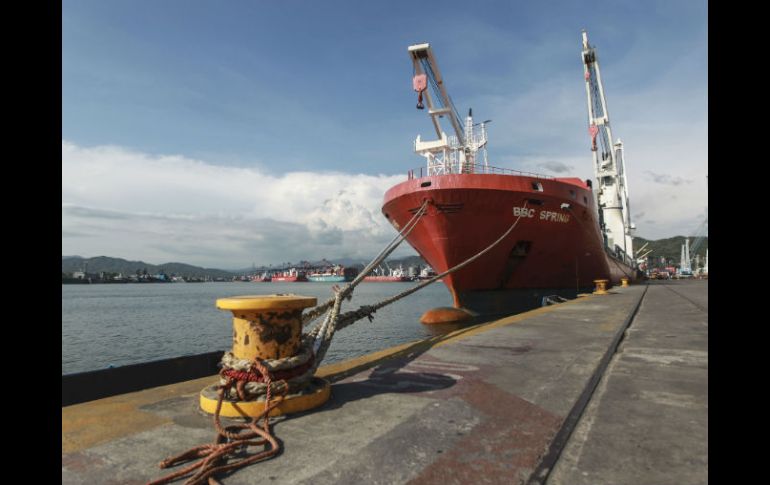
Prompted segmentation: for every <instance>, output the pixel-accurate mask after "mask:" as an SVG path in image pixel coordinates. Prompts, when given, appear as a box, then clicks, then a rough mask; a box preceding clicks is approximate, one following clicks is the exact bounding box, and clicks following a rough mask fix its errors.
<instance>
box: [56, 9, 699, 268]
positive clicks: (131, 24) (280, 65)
mask: <svg viewBox="0 0 770 485" xmlns="http://www.w3.org/2000/svg"><path fill="white" fill-rule="evenodd" d="M583 28H585V29H587V30H588V33H589V39H590V41H591V43H592V44H593V45H595V46H596V47H597V49H598V56H599V61H600V64H601V68H602V77H603V80H604V83H605V89H606V93H607V102H608V108H609V113H610V119H611V122H612V126H613V131H614V134H615V136H620V137H621V138H622V139H623V141H624V143H625V146H626V160H627V165H628V167H627V168H628V172H629V186H630V194H631V204H632V210H633V211H634V212H633V213H632V216H634V219H635V220H636V223H637V226H638V227H639V231H638V234H639V235H641V236H643V237H649V238H660V237H668V236H673V235H677V234H688V233H692V231H694V230H695V228H696V227H697V226H698V223H699V222H700V220H701V219H702V218H703V213H704V209H705V207H706V204H707V199H706V179H705V176H706V174H707V170H708V140H707V136H708V111H707V95H708V76H707V68H708V62H707V53H708V42H707V39H708V31H707V4H706V2H700V1H686V2H676V1H665V2H663V1H661V2H638V1H607V2H578V1H571V2H570V1H565V2H483V1H480V2H472V3H468V2H449V1H441V2H352V1H350V2H332V1H324V2H320V1H317V2H310V1H305V2H297V1H282V2H267V1H262V2H257V1H252V2H246V1H232V2H203V1H162V2H157V1H154V2H149V1H131V2H128V1H125V2H117V1H111V2H103V1H70V0H65V1H64V2H63V5H62V161H63V181H62V184H63V186H62V188H63V196H62V211H63V212H62V214H63V222H62V224H63V225H62V242H63V252H64V253H65V254H81V255H84V256H95V255H98V254H107V255H112V256H121V257H133V258H137V259H141V258H144V259H148V260H154V261H151V262H162V261H159V260H158V258H160V259H163V258H166V260H171V259H184V260H185V261H187V262H192V263H199V264H203V263H208V264H213V265H218V266H222V267H238V266H239V264H240V265H241V266H242V264H241V263H245V264H246V265H248V264H250V263H251V262H252V260H253V259H255V258H256V259H259V258H263V259H265V260H269V259H271V258H279V259H281V258H280V257H281V256H283V257H284V258H283V259H292V258H293V257H294V258H295V260H296V259H299V258H300V257H301V256H300V255H299V254H298V253H297V254H294V253H292V252H291V251H287V250H285V249H283V250H281V251H276V250H274V249H272V250H271V249H269V248H268V246H269V244H268V242H267V241H266V242H265V243H264V245H261V246H259V245H255V243H254V242H253V241H252V242H250V243H248V244H247V243H246V242H244V247H243V249H242V251H240V250H239V251H236V250H235V248H231V250H230V251H229V252H227V253H226V255H227V257H226V259H227V261H223V260H222V257H223V255H217V254H215V253H213V252H211V251H209V250H207V248H206V247H204V246H201V247H199V248H198V249H194V250H193V249H191V250H190V251H191V252H189V253H187V252H181V253H175V252H174V250H173V248H172V247H171V246H164V244H163V241H162V240H161V239H160V236H161V235H162V234H157V235H156V236H157V237H158V239H157V240H155V239H154V238H153V237H151V236H150V235H149V234H148V233H147V232H146V229H144V228H146V226H147V224H146V218H148V217H150V216H149V215H148V214H151V215H152V217H167V218H173V217H177V218H179V217H181V218H182V219H184V218H185V217H187V218H188V219H189V218H193V219H194V218H208V219H207V220H213V219H211V218H214V219H216V220H217V221H218V222H217V224H224V222H223V221H222V220H221V218H220V219H217V217H220V216H221V217H234V216H235V215H238V214H240V216H243V217H245V218H246V219H249V220H252V221H253V220H257V219H259V221H261V222H260V223H259V224H261V225H263V224H266V222H265V221H270V222H269V223H270V224H273V223H275V224H299V225H300V226H304V228H303V227H296V228H294V229H296V230H297V231H299V233H303V232H302V231H310V232H309V234H315V235H318V234H317V233H315V232H313V228H312V227H311V226H313V224H316V222H311V221H307V220H305V221H304V222H303V221H299V222H298V217H297V214H296V213H293V212H292V211H291V210H290V209H286V208H283V207H278V208H274V209H272V212H270V213H266V212H265V213H260V212H259V210H258V208H257V207H256V204H258V203H259V204H262V203H263V201H261V199H259V200H257V199H248V197H247V196H244V199H243V200H238V201H237V202H236V201H233V200H229V201H228V200H226V199H227V197H228V196H227V195H226V193H227V189H226V188H223V189H222V190H223V193H222V194H220V195H219V196H214V197H212V198H211V205H207V206H204V207H199V208H196V207H198V205H197V204H196V203H194V202H195V201H194V200H193V199H196V200H197V199H199V198H200V197H201V193H205V192H206V186H205V185H206V181H212V180H214V179H217V178H218V177H232V176H233V173H240V174H242V175H243V179H249V177H254V180H255V181H259V180H271V181H272V182H271V183H270V184H268V185H259V182H255V183H256V184H257V185H258V187H259V190H261V191H263V192H268V193H269V192H271V191H272V190H273V188H274V187H277V186H282V184H285V183H287V180H289V179H290V178H291V177H292V176H293V175H292V174H310V175H309V178H308V180H310V181H312V182H313V183H316V182H317V183H318V184H320V185H319V186H318V187H317V190H319V193H318V194H315V193H313V192H306V194H308V195H307V197H310V196H311V195H312V197H318V198H319V199H320V200H318V204H319V205H318V206H311V205H304V206H301V207H299V206H298V207H297V208H296V210H298V211H302V212H301V214H305V215H306V214H308V213H312V212H313V211H315V210H318V211H320V212H319V213H321V212H324V211H326V212H333V211H330V210H328V209H329V208H328V207H327V208H326V209H324V208H323V207H322V206H323V204H324V203H325V202H326V201H327V200H330V204H335V203H336V204H338V205H339V206H340V207H341V208H342V207H347V208H348V210H358V209H361V210H362V211H363V213H362V214H360V215H361V217H363V218H364V219H367V218H369V219H373V222H372V224H374V225H375V226H377V228H378V229H377V230H379V231H381V232H382V235H378V236H376V237H373V238H372V239H371V245H370V246H371V247H370V246H368V245H367V246H366V247H365V248H359V249H361V251H368V250H373V249H374V247H375V246H376V245H377V244H378V243H379V242H380V240H381V239H382V238H384V237H387V236H388V233H387V230H388V229H389V228H388V227H387V226H380V223H381V221H379V220H378V219H381V218H382V217H381V215H379V207H378V206H377V205H378V204H379V202H378V201H377V200H378V199H377V197H376V196H375V195H376V192H377V191H378V190H380V188H381V189H382V191H384V190H385V189H387V184H390V183H391V182H393V181H394V180H395V181H399V180H400V179H398V178H397V177H403V175H404V174H405V173H406V171H407V170H408V169H410V168H414V167H418V166H421V165H422V164H423V159H422V158H421V157H419V156H417V155H416V154H414V153H413V152H412V143H413V140H414V138H415V136H416V135H417V134H422V135H423V137H432V133H431V132H432V130H431V127H430V123H429V120H428V117H427V115H425V113H424V112H422V111H417V110H415V107H414V105H415V102H416V94H415V93H414V92H413V91H412V89H411V75H412V69H411V63H410V61H409V58H408V56H407V53H406V48H407V46H408V45H410V44H413V43H418V42H430V43H431V45H432V46H433V48H434V51H435V53H436V56H437V59H438V62H439V65H440V67H441V70H442V73H443V75H444V78H445V80H446V85H447V87H448V89H449V92H450V94H451V96H452V98H453V99H454V101H455V104H456V105H457V107H458V109H459V110H460V111H461V112H462V113H464V112H466V111H467V108H468V107H473V109H474V114H475V115H476V117H477V118H478V119H479V120H482V119H490V118H491V119H492V120H493V123H491V124H490V125H489V136H490V143H489V156H490V163H491V164H492V165H496V166H502V167H509V168H517V169H521V170H532V171H538V172H545V173H550V174H551V175H576V176H581V177H583V178H586V177H589V176H591V158H590V157H591V153H590V151H589V149H588V148H589V137H588V134H587V121H586V119H587V115H586V100H585V87H584V84H583V77H582V65H581V61H580V48H581V46H580V31H581V29H583ZM117 160H121V162H117ZM169 160H173V162H171V161H169ZM100 163H103V164H102V165H101V167H102V170H99V168H98V167H99V166H100ZM111 163H116V164H117V163H119V170H117V169H115V170H112V169H110V170H107V168H108V167H112V165H111ZM148 163H149V164H150V165H151V166H152V167H155V168H157V167H158V165H159V164H160V165H163V167H164V169H163V170H157V172H162V173H167V174H168V175H167V176H168V178H166V179H157V180H154V181H152V182H151V183H147V179H148V178H149V177H155V172H156V170H155V169H154V168H153V169H152V170H153V172H148V171H147V170H148V166H147V165H146V164H148ZM172 166H173V167H177V169H178V170H179V172H174V171H173V170H171V169H169V167H172ZM86 167H90V171H88V170H86ZM233 170H235V171H236V172H233ZM238 170H241V172H238ZM115 172H119V173H120V176H118V175H116V174H115ZM111 173H112V175H111ZM196 173H197V174H200V177H201V178H200V179H199V180H198V179H195V180H193V179H190V180H189V182H188V183H187V184H186V185H185V184H183V183H181V182H179V180H178V178H180V177H181V178H190V177H194V175H193V174H196ZM312 174H315V175H316V177H313V176H312ZM322 176H323V177H327V179H328V180H327V179H324V178H323V177H322ZM356 177H359V178H358V179H356ZM360 177H364V178H363V179H362V178H360ZM367 177H368V178H367ZM322 179H323V180H327V181H328V184H329V185H328V186H324V185H323V184H321V183H320V180H322ZM353 179H356V180H359V181H361V180H364V179H365V180H368V181H369V182H367V184H370V185H366V188H365V190H362V189H361V188H360V187H359V188H351V187H350V181H351V180H353ZM196 180H198V182H199V185H196ZM226 180H227V179H224V180H223V182H222V185H223V186H226V185H227V184H226ZM303 180H304V179H303ZM129 183H130V185H132V186H133V188H134V190H135V191H134V192H133V193H131V192H127V191H125V190H124V188H123V186H124V185H125V184H129ZM96 184H99V188H98V189H97V188H95V185H96ZM145 185H147V187H145ZM306 185H307V182H306ZM105 186H106V187H105ZM196 187H198V188H197V189H196ZM336 187H339V190H342V191H343V192H344V193H343V195H342V196H335V197H331V196H332V195H334V194H329V196H330V197H331V198H327V197H324V191H329V190H331V191H332V192H334V193H337V192H338V191H336V190H335V188H336ZM110 188H112V189H113V190H108V189H110ZM164 188H165V189H164ZM243 190H246V191H248V188H244V189H243ZM136 191H138V192H136ZM166 191H168V192H169V194H161V195H159V194H158V192H166ZM297 191H298V192H302V188H300V187H297ZM99 194H102V195H99ZM121 194H122V195H121ZM170 194H173V197H172V195H170ZM137 195H139V197H137ZM381 195H382V194H381V193H380V194H379V197H380V199H381ZM137 198H139V199H141V201H138V202H137V201H136V199H137ZM217 204H219V205H217ZM287 205H292V204H287ZM300 205H301V204H300ZM351 207H353V208H358V209H350V208H351ZM104 211H110V213H111V214H113V215H115V214H122V216H123V217H124V220H128V219H130V220H133V221H135V224H136V228H135V229H134V230H132V231H129V226H131V224H128V223H124V226H122V227H124V229H123V230H124V231H125V233H124V234H122V235H121V237H120V238H118V239H115V230H114V229H115V227H114V226H110V221H114V220H115V219H114V218H105V217H104V214H105V212H104ZM217 214H219V216H218V215H217ZM340 214H341V217H343V218H349V216H348V215H346V214H348V212H346V210H343V209H340ZM323 217H326V216H322V218H323ZM125 218H128V219H125ZM299 219H302V218H301V217H300V218H299ZM143 220H144V223H143V222H142V221H143ZM322 222H323V224H324V225H325V226H324V227H322V228H321V229H318V228H316V229H318V230H320V231H321V232H323V231H327V232H329V234H334V235H335V236H334V237H332V238H331V239H330V241H332V240H333V241H335V244H337V246H339V249H333V248H332V244H330V247H329V252H330V253H331V252H334V251H338V250H339V251H348V252H350V251H353V252H355V251H354V249H355V248H354V246H355V244H354V242H355V241H356V240H360V237H361V235H360V234H357V235H355V236H354V234H353V233H355V229H354V228H352V227H350V226H349V224H348V223H347V222H340V221H337V220H334V219H332V218H330V217H326V219H323V221H322ZM316 225H317V224H316ZM319 227H320V226H319ZM372 227H374V226H372ZM372 227H370V228H369V229H368V230H369V232H372V231H373V232H377V231H375V230H374V229H372ZM188 231H193V229H192V228H188ZM351 231H353V233H351ZM290 232H291V231H290ZM184 234H185V235H184V236H182V235H179V234H177V236H179V237H184V238H186V237H195V234H194V232H189V233H187V232H186V233H184ZM326 236H328V234H326V235H324V236H323V237H326ZM242 237H243V238H244V239H248V235H247V233H244V234H243V235H242ZM322 239H323V238H322ZM324 240H325V239H324ZM128 241H131V242H132V243H133V244H128ZM142 241H145V242H142ZM153 241H154V242H153ZM153 244H154V246H153ZM158 246H163V247H164V249H158ZM306 249H309V248H306ZM375 252H376V251H375ZM126 253H130V254H126ZM236 253H238V254H239V256H235V254H236ZM342 255H343V254H339V255H338V256H342ZM175 256H177V257H176V258H175ZM319 256H320V255H319ZM327 256H332V257H333V256H334V255H333V254H327ZM185 258H186V259H185Z"/></svg>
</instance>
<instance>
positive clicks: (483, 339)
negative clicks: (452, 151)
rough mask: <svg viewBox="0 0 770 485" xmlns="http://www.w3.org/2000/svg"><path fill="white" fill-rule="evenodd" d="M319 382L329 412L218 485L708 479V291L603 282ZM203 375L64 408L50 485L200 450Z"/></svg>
mask: <svg viewBox="0 0 770 485" xmlns="http://www.w3.org/2000/svg"><path fill="white" fill-rule="evenodd" d="M360 324H361V325H366V324H369V323H368V322H367V323H360ZM374 324H377V321H376V320H375V322H374ZM342 331H344V330H342ZM319 375H321V376H324V377H326V378H327V379H329V380H330V381H331V382H332V383H333V385H332V397H331V399H330V400H329V402H327V403H326V404H325V405H323V406H322V407H320V408H317V409H315V410H313V411H310V412H307V413H302V414H298V415H291V416H287V417H280V418H276V419H274V421H273V422H274V425H273V432H274V434H275V435H276V436H277V437H278V438H279V440H280V442H281V443H282V446H283V451H282V453H281V454H280V455H278V456H277V457H275V458H272V459H270V460H267V461H263V462H259V463H255V464H253V465H250V466H247V467H245V468H242V469H240V470H237V471H235V472H233V473H231V474H228V475H227V476H223V477H220V479H221V481H222V483H223V484H225V485H241V484H253V483H265V482H266V483H271V484H289V483H313V484H337V483H381V484H390V483H426V484H428V483H436V484H438V483H450V484H452V483H490V484H496V483H500V484H503V483H504V484H512V483H548V484H565V485H566V484H589V483H590V484H598V483H611V484H648V483H656V484H669V483H670V484H690V483H693V484H695V483H707V482H708V439H707V438H708V281H700V280H697V281H665V282H664V281H660V282H650V284H649V285H647V284H640V285H635V286H631V287H628V288H613V289H612V290H611V291H610V294H608V295H602V296H600V295H591V296H585V297H581V298H578V299H577V300H573V301H570V302H567V303H562V304H559V305H554V306H550V307H545V308H541V309H538V310H534V311H531V312H527V313H523V314H520V315H515V316H511V317H507V318H504V319H501V320H497V321H495V322H490V323H487V324H483V325H478V326H474V327H469V328H466V329H462V330H458V331H456V332H453V333H451V334H448V335H445V336H441V337H434V338H431V339H427V340H423V341H420V342H414V343H411V344H404V345H401V346H398V347H395V348H393V349H388V350H385V351H381V352H377V353H375V354H372V355H369V356H365V357H361V358H357V359H353V360H351V361H347V362H342V363H338V364H332V365H328V366H325V367H322V368H321V369H320V370H319ZM216 380H217V379H216V377H215V376H212V377H207V378H203V379H197V380H193V381H187V382H183V383H178V384H173V385H169V386H163V387H158V388H153V389H147V390H143V391H139V392H134V393H130V394H123V395H119V396H113V397H109V398H105V399H100V400H96V401H91V402H87V403H82V404H76V405H72V406H66V407H62V483H71V484H80V483H83V484H85V483H88V484H89V485H90V484H93V483H100V484H143V483H147V482H148V481H151V480H154V479H157V478H160V477H162V476H165V475H166V474H168V473H169V472H170V471H173V470H176V469H178V468H181V466H180V467H177V468H173V469H170V470H161V469H159V468H158V463H159V462H160V461H161V460H162V459H164V458H166V457H169V456H172V455H176V454H178V453H180V452H182V451H184V450H187V449H189V448H191V447H193V446H196V445H200V444H204V443H211V442H212V441H213V439H214V437H215V434H216V432H215V430H214V427H213V425H212V420H211V417H210V416H209V415H206V414H204V413H202V412H201V411H200V410H198V393H199V391H200V390H201V389H202V388H203V387H206V386H207V385H210V384H212V383H214V382H216ZM183 482H184V480H183V479H181V480H178V481H177V482H174V483H183Z"/></svg>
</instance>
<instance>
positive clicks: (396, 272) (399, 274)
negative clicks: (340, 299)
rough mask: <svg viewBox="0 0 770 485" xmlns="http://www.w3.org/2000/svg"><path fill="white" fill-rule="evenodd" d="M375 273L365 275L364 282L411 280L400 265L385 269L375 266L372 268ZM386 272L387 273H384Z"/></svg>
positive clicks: (400, 281) (401, 281)
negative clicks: (375, 267)
mask: <svg viewBox="0 0 770 485" xmlns="http://www.w3.org/2000/svg"><path fill="white" fill-rule="evenodd" d="M374 271H375V274H372V275H369V276H366V277H365V278H364V282H369V283H403V282H405V281H412V278H411V277H410V276H409V275H408V274H406V272H405V271H404V269H403V268H402V267H398V268H395V269H390V268H388V270H387V271H386V270H385V269H383V268H377V269H375V270H374ZM386 273H387V274H386Z"/></svg>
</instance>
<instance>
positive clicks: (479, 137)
mask: <svg viewBox="0 0 770 485" xmlns="http://www.w3.org/2000/svg"><path fill="white" fill-rule="evenodd" d="M408 52H409V56H410V57H411V59H412V65H413V67H414V77H413V78H412V84H413V87H414V90H415V91H417V93H418V101H417V108H418V109H424V105H423V104H422V97H423V94H424V95H425V100H426V101H427V104H428V115H430V117H431V121H432V122H433V128H434V129H435V130H436V136H438V140H433V141H422V140H421V138H420V135H417V139H416V140H415V141H414V151H415V153H418V154H419V155H422V156H424V157H425V158H426V159H427V161H428V175H441V174H448V173H474V172H485V171H486V170H487V169H488V167H489V165H488V161H487V150H486V145H487V130H486V124H487V123H489V122H490V121H491V120H487V121H484V122H482V123H477V124H474V123H473V111H472V110H468V116H467V117H466V118H465V123H464V124H463V123H462V122H461V120H460V115H459V113H458V112H457V108H455V105H454V103H453V102H452V98H450V97H449V94H448V93H447V90H446V86H445V85H444V80H443V79H442V77H441V71H440V70H439V68H438V64H437V63H436V58H435V57H434V55H433V50H432V49H431V47H430V44H427V43H426V44H415V45H411V46H409V48H408ZM428 86H430V88H431V89H430V90H429V89H428ZM444 116H446V117H447V118H449V122H450V123H451V124H452V128H453V129H454V132H455V134H454V135H452V136H447V134H446V133H445V132H444V131H443V130H442V129H441V123H440V121H439V119H440V118H443V117H444ZM479 125H480V129H479V130H478V133H475V132H474V128H475V127H476V126H479ZM479 151H481V152H482V162H483V163H482V164H477V162H476V159H477V153H478V152H479Z"/></svg>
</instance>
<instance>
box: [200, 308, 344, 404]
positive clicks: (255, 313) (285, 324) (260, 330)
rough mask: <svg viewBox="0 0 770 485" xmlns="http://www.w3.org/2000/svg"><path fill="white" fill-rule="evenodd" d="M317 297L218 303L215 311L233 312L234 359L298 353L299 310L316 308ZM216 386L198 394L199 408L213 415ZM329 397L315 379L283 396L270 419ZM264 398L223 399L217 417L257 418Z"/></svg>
mask: <svg viewBox="0 0 770 485" xmlns="http://www.w3.org/2000/svg"><path fill="white" fill-rule="evenodd" d="M316 302H317V300H316V298H314V297H307V296H299V295H292V294H277V295H254V296H234V297H230V298H220V299H218V300H217V303H216V305H217V308H219V309H220V310H230V311H231V312H232V313H233V348H232V353H233V355H234V356H235V358H236V359H246V360H254V359H259V360H273V359H281V358H284V357H292V356H294V355H296V354H297V353H298V351H299V350H300V344H301V337H302V310H303V309H305V308H308V307H312V306H315V305H316ZM218 388H219V385H214V386H209V387H207V388H205V389H203V391H201V394H200V406H201V409H203V410H204V411H206V412H208V413H210V414H214V412H215V410H216V407H217V402H218V395H217V392H218ZM329 396H330V385H329V383H328V382H327V381H325V380H322V379H318V378H314V379H313V380H312V381H311V382H310V385H309V386H308V387H307V388H306V389H303V390H302V391H300V392H299V393H297V394H294V395H289V396H286V397H285V398H284V399H283V400H282V401H281V403H280V404H279V405H278V407H276V408H274V409H273V410H272V411H271V412H270V416H279V415H281V414H287V413H292V412H299V411H305V410H307V409H311V408H314V407H317V406H320V405H321V404H323V403H325V402H326V401H327V400H328V399H329ZM265 405H266V403H265V400H264V397H262V398H260V399H255V400H253V401H230V400H228V399H223V401H222V407H221V410H220V413H219V414H220V415H221V416H225V417H249V416H252V417H253V416H258V415H259V414H260V413H262V412H263V411H264V409H265Z"/></svg>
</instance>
